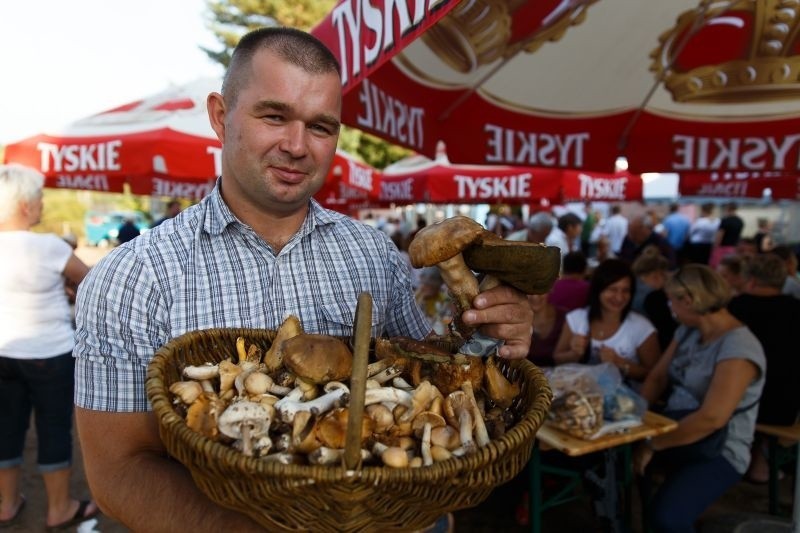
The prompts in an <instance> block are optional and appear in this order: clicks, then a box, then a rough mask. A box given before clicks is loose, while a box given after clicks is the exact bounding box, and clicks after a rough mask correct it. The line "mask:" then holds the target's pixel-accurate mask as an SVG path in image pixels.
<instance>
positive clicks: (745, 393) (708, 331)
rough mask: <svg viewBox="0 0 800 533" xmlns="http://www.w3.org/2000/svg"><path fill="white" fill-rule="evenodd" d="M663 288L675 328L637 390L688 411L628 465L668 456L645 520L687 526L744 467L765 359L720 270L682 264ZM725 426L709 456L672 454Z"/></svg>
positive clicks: (664, 526)
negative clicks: (733, 309) (734, 309)
mask: <svg viewBox="0 0 800 533" xmlns="http://www.w3.org/2000/svg"><path fill="white" fill-rule="evenodd" d="M665 291H666V293H667V296H668V297H669V302H670V305H671V308H672V312H673V314H674V315H675V318H676V319H677V320H678V321H679V322H680V323H681V326H679V327H678V330H677V331H676V332H675V337H674V338H673V340H672V342H671V343H670V345H669V347H668V348H667V350H666V352H665V353H664V355H663V356H662V358H661V359H660V360H659V362H658V364H657V365H656V366H655V368H653V370H652V371H651V372H650V374H649V375H648V377H647V380H646V381H645V383H644V385H643V386H642V390H641V393H642V395H643V396H644V397H645V398H646V399H647V400H648V402H650V403H651V404H652V403H653V402H655V401H656V400H658V399H659V398H662V397H664V396H663V395H664V393H665V392H667V391H668V394H667V396H666V402H667V405H666V411H677V410H682V411H684V412H685V413H688V414H686V415H685V416H683V417H682V418H681V419H680V420H679V422H678V428H677V429H676V430H675V431H672V432H670V433H666V434H664V435H660V436H658V437H655V438H653V439H652V440H650V441H648V442H645V443H644V444H643V445H642V446H640V447H639V448H638V449H637V450H636V452H635V456H634V466H635V469H636V471H637V472H638V473H640V474H644V473H645V469H647V467H648V465H649V464H650V462H651V459H653V458H654V453H655V459H656V461H654V464H658V463H659V462H668V468H666V469H665V472H666V477H665V480H664V483H663V484H662V485H661V486H660V487H659V489H658V491H657V493H656V494H655V496H654V498H653V502H652V507H651V509H652V519H653V524H652V526H653V528H654V529H655V530H656V531H693V530H694V529H693V528H694V522H695V520H696V519H697V518H698V517H699V516H700V515H701V514H702V513H703V511H704V510H705V509H706V508H707V507H708V506H709V505H710V504H711V503H712V502H714V500H716V499H717V498H719V497H720V496H721V495H722V494H723V493H724V492H725V491H726V490H727V489H728V488H730V487H731V486H732V485H734V484H735V483H737V482H738V481H739V479H740V478H741V476H742V474H744V472H745V471H746V470H747V465H748V463H749V461H750V444H751V442H752V440H753V433H754V431H755V422H756V414H757V412H758V408H757V405H758V399H759V397H760V396H761V390H762V388H763V386H764V374H765V371H766V360H765V358H764V352H763V350H762V348H761V344H760V343H759V341H758V339H756V338H755V336H754V335H753V334H752V333H751V332H750V330H749V329H747V327H746V326H744V324H742V323H741V322H739V321H738V320H737V319H736V318H735V317H734V316H733V315H731V314H730V313H729V312H728V311H727V310H726V309H725V306H726V305H727V303H728V301H729V300H730V289H729V288H728V286H727V284H726V283H725V281H724V280H723V279H722V277H721V276H720V275H719V274H717V273H716V272H714V271H713V270H711V269H710V268H708V267H706V266H704V265H687V266H685V267H683V268H682V269H681V270H680V271H678V272H677V273H676V274H675V275H674V276H673V277H672V279H670V280H669V281H668V282H667V284H666V286H665ZM725 427H727V434H726V436H725V438H724V442H723V444H722V446H721V449H720V450H719V453H717V454H716V455H714V456H713V457H705V458H702V459H698V458H693V459H687V458H686V457H685V455H684V456H683V458H680V459H679V458H678V457H679V456H678V454H677V453H675V451H676V449H677V448H679V447H681V446H685V445H689V444H693V443H697V442H698V441H701V440H702V439H704V438H705V437H707V436H709V435H711V434H712V433H714V432H715V431H717V430H719V429H722V428H725ZM662 450H664V452H663V453H658V452H659V451H662ZM684 450H685V449H684ZM659 459H663V461H659Z"/></svg>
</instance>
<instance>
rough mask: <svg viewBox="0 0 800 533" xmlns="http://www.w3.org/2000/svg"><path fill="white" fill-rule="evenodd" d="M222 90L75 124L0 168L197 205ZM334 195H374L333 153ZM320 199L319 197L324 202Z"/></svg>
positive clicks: (210, 167)
mask: <svg viewBox="0 0 800 533" xmlns="http://www.w3.org/2000/svg"><path fill="white" fill-rule="evenodd" d="M220 86H221V82H220V80H219V79H201V80H197V81H195V82H192V83H189V84H186V85H182V86H176V87H171V88H169V89H167V90H165V91H162V92H159V93H158V94H155V95H152V96H149V97H147V98H144V99H142V100H137V101H135V102H130V103H127V104H124V105H121V106H119V107H116V108H114V109H110V110H108V111H104V112H102V113H98V114H97V115H92V116H90V117H87V118H84V119H81V120H79V121H77V122H75V123H74V124H72V125H70V126H68V127H67V128H66V129H65V130H64V131H62V132H59V133H57V134H52V135H44V134H43V135H36V136H34V137H30V138H28V139H23V140H22V141H19V142H17V143H13V144H10V145H8V146H7V147H6V149H5V156H4V159H5V162H15V163H21V164H24V165H28V166H31V167H33V168H37V169H39V170H40V171H41V172H42V173H43V174H44V175H45V178H46V181H45V185H46V186H47V187H55V188H62V189H84V190H94V191H105V192H122V191H123V190H124V185H125V184H126V183H127V184H128V185H129V187H130V190H131V192H132V193H133V194H143V195H156V196H171V197H180V198H189V199H192V200H199V199H200V198H202V197H203V196H205V195H206V194H208V192H209V191H211V189H212V188H213V187H214V183H215V181H216V177H217V176H219V175H220V173H221V159H220V157H221V145H220V142H219V141H218V140H217V137H216V134H215V133H214V131H213V130H212V129H211V126H210V125H209V122H208V115H207V113H206V97H207V96H208V93H210V92H212V91H218V90H219V88H220ZM331 191H336V194H341V193H342V191H344V194H345V195H347V194H348V192H349V191H355V192H354V193H353V194H361V193H363V194H365V195H367V194H372V195H373V196H377V194H378V179H377V175H376V174H375V173H374V172H373V169H372V168H371V167H369V166H368V165H365V164H363V163H360V162H357V161H356V160H354V159H353V158H352V157H350V156H349V155H347V154H346V153H344V152H341V151H337V153H336V156H335V160H334V164H333V166H332V168H331V172H330V173H329V175H328V177H327V180H326V183H325V186H324V188H323V190H322V191H320V193H319V194H318V195H317V197H318V198H321V199H322V200H321V201H323V203H325V199H326V198H330V196H331ZM322 195H325V196H324V197H323V196H322Z"/></svg>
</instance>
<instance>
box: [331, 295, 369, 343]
mask: <svg viewBox="0 0 800 533" xmlns="http://www.w3.org/2000/svg"><path fill="white" fill-rule="evenodd" d="M348 303H349V302H333V303H329V304H326V305H323V306H322V316H323V317H324V320H325V324H324V326H323V329H324V330H325V331H326V334H328V335H334V336H337V337H351V336H352V335H353V329H354V326H355V319H356V315H355V313H356V309H355V307H352V308H351V307H349V305H348ZM379 316H380V315H379V310H378V307H377V306H376V305H375V304H374V303H373V306H372V314H371V317H370V336H372V337H374V336H376V333H377V332H378V331H380V328H379V325H380V320H379V318H378V317H379Z"/></svg>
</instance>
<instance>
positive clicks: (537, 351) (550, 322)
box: [528, 294, 566, 366]
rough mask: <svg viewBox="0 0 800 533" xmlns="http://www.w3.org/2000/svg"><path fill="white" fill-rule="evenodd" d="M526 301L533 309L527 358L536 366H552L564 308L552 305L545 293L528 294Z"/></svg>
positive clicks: (562, 323) (564, 311) (564, 312)
mask: <svg viewBox="0 0 800 533" xmlns="http://www.w3.org/2000/svg"><path fill="white" fill-rule="evenodd" d="M528 302H529V303H530V304H531V309H533V333H532V334H531V349H530V351H529V352H528V360H529V361H530V362H532V363H533V364H535V365H538V366H553V365H554V364H555V363H554V361H553V352H554V351H555V349H556V344H557V343H558V338H559V336H560V335H561V329H562V328H563V327H564V318H565V316H566V310H565V309H562V308H560V307H556V306H555V305H553V304H552V303H551V302H550V301H549V298H548V295H547V294H530V295H528Z"/></svg>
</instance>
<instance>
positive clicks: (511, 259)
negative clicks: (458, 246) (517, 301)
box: [463, 231, 561, 294]
mask: <svg viewBox="0 0 800 533" xmlns="http://www.w3.org/2000/svg"><path fill="white" fill-rule="evenodd" d="M463 258H464V263H465V264H466V265H467V267H469V268H470V269H472V270H474V271H476V272H481V273H483V274H486V275H489V276H492V277H494V278H496V279H497V280H499V281H501V282H503V283H505V284H506V285H510V286H512V287H514V288H515V289H517V290H519V291H521V292H524V293H525V294H544V293H546V292H548V291H549V290H550V289H551V288H552V286H553V283H554V282H555V281H556V278H558V274H559V271H560V269H561V251H560V250H559V249H558V247H557V246H545V245H543V244H538V243H532V242H524V241H507V240H505V239H501V238H500V237H498V236H497V235H495V234H494V233H492V232H490V231H484V232H482V233H481V235H480V236H479V237H477V238H476V239H475V240H474V241H473V242H472V245H471V246H469V247H468V248H466V249H465V250H464V251H463Z"/></svg>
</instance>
